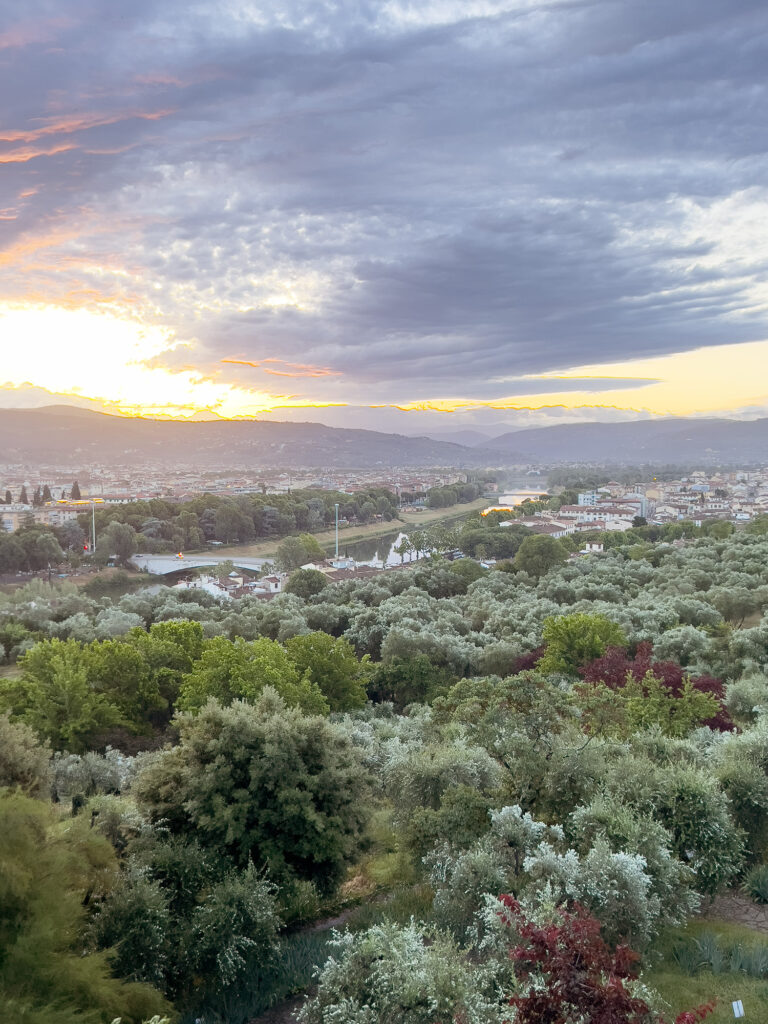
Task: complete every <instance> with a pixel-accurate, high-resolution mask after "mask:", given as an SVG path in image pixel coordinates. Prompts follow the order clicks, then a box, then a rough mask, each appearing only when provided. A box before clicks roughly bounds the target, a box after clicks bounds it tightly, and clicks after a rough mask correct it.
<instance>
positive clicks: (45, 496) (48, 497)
mask: <svg viewBox="0 0 768 1024" xmlns="http://www.w3.org/2000/svg"><path fill="white" fill-rule="evenodd" d="M46 501H53V498H52V496H51V488H50V487H49V486H48V484H46V485H45V487H43V503H45V502H46Z"/></svg>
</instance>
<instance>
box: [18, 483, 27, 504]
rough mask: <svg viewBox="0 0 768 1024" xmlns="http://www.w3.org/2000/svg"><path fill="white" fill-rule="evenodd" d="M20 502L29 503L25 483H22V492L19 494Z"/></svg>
mask: <svg viewBox="0 0 768 1024" xmlns="http://www.w3.org/2000/svg"><path fill="white" fill-rule="evenodd" d="M19 503H20V504H21V505H28V504H29V498H28V497H27V488H26V485H25V484H22V487H21V494H20V495H19Z"/></svg>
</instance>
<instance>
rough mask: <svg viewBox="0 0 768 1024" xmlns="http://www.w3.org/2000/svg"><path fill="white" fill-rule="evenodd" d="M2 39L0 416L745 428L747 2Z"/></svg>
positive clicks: (1, 3) (765, 346)
mask: <svg viewBox="0 0 768 1024" xmlns="http://www.w3.org/2000/svg"><path fill="white" fill-rule="evenodd" d="M0 12H2V17H1V18H0V95H2V96H3V104H2V107H1V108H0V405H2V406H17V407H18V406H36V405H41V404H53V403H60V402H68V403H73V404H79V405H85V406H89V407H92V408H98V409H103V410H105V411H109V412H115V413H123V414H130V415H150V416H173V417H196V418H210V417H214V416H225V417H238V416H258V417H263V416H271V417H276V418H287V417H290V418H294V419H304V420H307V419H309V420H321V421H323V422H327V423H330V424H332V425H354V426H367V427H372V428H377V429H397V430H400V431H402V432H406V433H420V432H427V431H433V432H434V431H438V430H439V431H442V432H450V431H452V430H464V429H472V428H475V429H479V430H489V431H491V432H493V430H494V429H495V430H496V431H497V432H501V431H502V429H504V428H505V427H507V426H529V425H543V424H548V423H556V422H563V421H569V420H590V419H592V420H593V419H627V418H634V417H638V416H649V415H654V416H663V415H694V416H705V415H717V416H721V415H725V416H731V417H733V416H738V417H747V418H750V417H756V416H760V415H766V414H768V274H767V272H766V271H767V269H768V157H767V155H766V150H767V148H768V121H767V120H766V117H765V111H766V109H768V96H766V92H767V91H768V86H767V85H766V76H765V67H766V64H767V63H768V7H766V5H765V3H764V2H763V0H675V2H674V3H670V2H669V0H663V2H659V0H415V2H406V0H380V2H375V0H355V2H347V0H336V2H333V0H282V2H280V3H275V2H274V0H272V2H271V3H267V2H258V0H217V2H215V3H214V2H213V0H207V2H197V3H195V2H192V0H185V2H183V3H182V2H178V0H130V2H127V0H109V2H108V3H104V2H99V0H25V3H24V4H10V3H9V2H8V0H0Z"/></svg>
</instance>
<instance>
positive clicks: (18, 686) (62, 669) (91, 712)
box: [2, 639, 122, 753]
mask: <svg viewBox="0 0 768 1024" xmlns="http://www.w3.org/2000/svg"><path fill="white" fill-rule="evenodd" d="M19 665H20V666H21V670H22V675H21V678H20V679H17V680H12V681H11V682H10V683H9V685H8V686H7V687H6V688H5V690H4V691H3V693H2V703H3V704H4V706H5V708H6V709H7V710H9V711H10V712H11V715H12V716H13V717H14V718H18V719H21V720H22V721H23V722H25V723H26V724H27V725H29V726H31V728H33V729H34V730H35V732H36V733H37V734H38V735H39V736H41V737H42V738H43V739H45V740H48V741H49V742H50V744H51V746H52V747H53V748H54V750H70V751H72V752H73V753H79V752H80V751H82V750H86V749H87V748H88V747H89V746H91V745H92V743H93V741H94V739H95V737H96V736H98V734H99V733H100V732H102V731H103V730H104V729H107V728H109V727H110V726H113V725H117V724H119V723H120V722H121V721H122V718H121V715H120V711H119V710H118V708H117V707H116V706H115V705H114V704H113V703H112V702H111V701H110V700H109V699H108V698H107V697H105V696H104V694H101V693H97V692H95V691H94V690H93V689H92V687H91V685H90V684H89V682H88V676H87V670H86V658H85V655H84V654H83V650H82V648H81V647H80V645H79V644H78V643H77V642H76V641H75V640H66V641H63V640H57V639H54V640H44V641H42V642H41V643H39V644H36V645H35V646H34V647H33V648H32V649H31V650H29V651H27V652H26V654H24V655H23V657H22V658H21V659H20V660H19Z"/></svg>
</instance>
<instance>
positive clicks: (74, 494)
mask: <svg viewBox="0 0 768 1024" xmlns="http://www.w3.org/2000/svg"><path fill="white" fill-rule="evenodd" d="M69 497H70V499H71V500H72V501H80V500H81V499H82V495H81V494H80V484H79V483H78V482H77V480H75V482H74V483H73V484H72V490H71V491H70V492H69Z"/></svg>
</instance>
